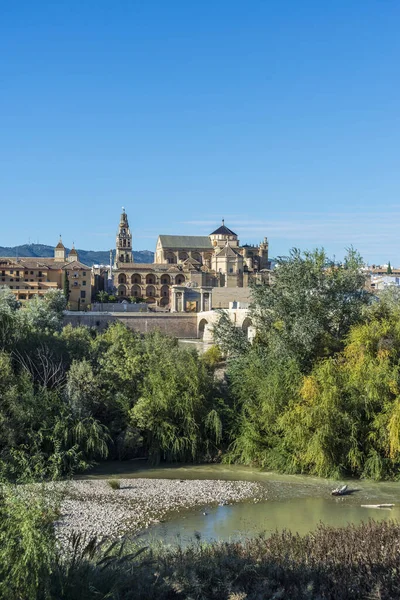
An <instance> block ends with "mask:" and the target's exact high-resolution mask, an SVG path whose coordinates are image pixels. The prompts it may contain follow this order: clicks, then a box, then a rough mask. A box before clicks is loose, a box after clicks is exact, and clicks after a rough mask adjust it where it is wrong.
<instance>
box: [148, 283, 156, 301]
mask: <svg viewBox="0 0 400 600" xmlns="http://www.w3.org/2000/svg"><path fill="white" fill-rule="evenodd" d="M155 295H156V288H155V287H154V286H153V285H148V286H147V288H146V296H147V298H150V297H151V298H154V296H155Z"/></svg>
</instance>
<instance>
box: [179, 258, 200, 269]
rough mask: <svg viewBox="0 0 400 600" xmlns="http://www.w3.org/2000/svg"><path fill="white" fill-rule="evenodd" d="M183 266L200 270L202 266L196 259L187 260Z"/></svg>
mask: <svg viewBox="0 0 400 600" xmlns="http://www.w3.org/2000/svg"><path fill="white" fill-rule="evenodd" d="M183 266H184V268H187V269H198V268H199V267H200V266H201V264H200V263H199V261H198V260H195V259H194V258H187V259H186V260H185V262H184V263H183Z"/></svg>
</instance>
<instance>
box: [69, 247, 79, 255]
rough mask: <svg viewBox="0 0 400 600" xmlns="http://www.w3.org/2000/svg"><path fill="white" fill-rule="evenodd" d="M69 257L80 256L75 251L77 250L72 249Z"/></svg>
mask: <svg viewBox="0 0 400 600" xmlns="http://www.w3.org/2000/svg"><path fill="white" fill-rule="evenodd" d="M69 255H70V256H71V255H72V256H78V253H77V251H76V250H75V248H71V250H70V251H69Z"/></svg>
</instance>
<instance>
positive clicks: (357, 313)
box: [251, 249, 370, 370]
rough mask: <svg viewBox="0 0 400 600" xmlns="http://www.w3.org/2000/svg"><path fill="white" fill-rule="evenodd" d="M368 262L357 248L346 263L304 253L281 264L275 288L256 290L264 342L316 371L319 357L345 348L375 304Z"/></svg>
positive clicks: (255, 317) (255, 303)
mask: <svg viewBox="0 0 400 600" xmlns="http://www.w3.org/2000/svg"><path fill="white" fill-rule="evenodd" d="M362 264H363V261H362V259H361V257H360V255H359V254H358V253H357V252H356V251H355V250H353V249H350V250H348V252H347V255H346V257H345V260H344V262H343V263H342V264H337V263H335V262H333V261H332V260H330V259H328V257H327V255H326V253H325V251H324V250H314V251H313V252H303V253H302V252H300V250H297V249H293V250H292V251H291V253H290V256H289V257H288V258H285V259H280V260H279V261H278V264H277V267H276V270H275V271H274V274H273V283H272V285H266V284H264V285H254V286H253V289H252V295H253V302H252V307H251V311H252V317H253V322H254V323H255V325H256V327H257V330H258V336H259V340H260V341H261V342H263V343H265V344H267V345H271V343H272V344H274V345H276V346H279V347H280V348H281V350H280V352H281V353H282V354H284V355H288V356H289V355H290V356H292V357H293V358H295V360H297V361H299V364H300V365H301V368H302V369H306V370H307V369H310V368H311V366H312V364H313V361H314V360H315V359H316V358H318V357H323V356H329V355H330V354H332V353H333V352H335V351H338V350H340V349H341V347H342V344H343V339H344V337H345V335H346V334H347V332H348V331H349V329H350V327H351V325H353V324H354V323H356V322H357V321H359V320H360V319H361V316H362V309H363V306H365V305H366V304H368V303H369V301H370V294H369V293H368V292H367V291H366V290H365V276H364V274H363V273H362V271H361V267H362Z"/></svg>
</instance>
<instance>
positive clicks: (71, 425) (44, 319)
mask: <svg viewBox="0 0 400 600" xmlns="http://www.w3.org/2000/svg"><path fill="white" fill-rule="evenodd" d="M64 308H65V296H64V295H63V293H62V292H50V293H48V294H46V295H45V296H44V298H43V299H41V298H37V299H35V300H32V301H30V302H28V303H27V304H26V306H24V307H18V305H17V303H16V302H15V299H14V296H13V294H12V293H11V292H10V291H9V290H7V289H1V290H0V475H1V476H2V477H3V478H5V479H8V480H10V479H11V480H16V479H21V478H34V479H38V478H49V477H50V478H56V477H59V476H60V475H65V474H68V473H73V472H74V471H76V470H83V469H85V468H87V467H88V466H90V465H91V464H92V463H93V462H94V461H96V460H101V459H105V458H107V457H110V458H118V459H124V458H131V457H135V456H149V457H150V458H151V460H153V461H154V462H158V461H159V460H162V459H168V460H181V461H183V460H200V459H206V458H211V457H212V456H213V455H215V454H216V453H217V452H218V451H219V450H220V445H221V443H222V441H223V436H225V437H226V436H227V433H228V430H227V427H226V422H227V421H228V420H229V409H228V407H227V405H226V404H225V402H224V401H223V400H221V398H220V395H219V392H218V388H217V387H216V385H215V384H214V380H213V370H214V368H215V367H214V366H213V365H212V362H210V360H208V361H207V360H204V361H203V360H201V359H199V357H198V355H197V353H196V352H195V351H194V350H186V349H182V348H180V347H179V346H178V342H177V340H175V339H172V338H169V337H167V336H163V335H161V334H158V333H153V334H149V335H147V336H145V337H144V338H143V337H141V336H140V335H138V334H135V333H133V332H132V331H130V330H129V329H127V328H126V327H125V326H123V325H122V324H121V323H116V324H115V325H113V326H110V327H109V328H108V329H107V331H105V332H104V333H102V334H96V332H94V331H92V330H90V329H88V328H85V327H78V328H72V327H71V326H67V327H64V328H63V327H62V311H63V309H64Z"/></svg>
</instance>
